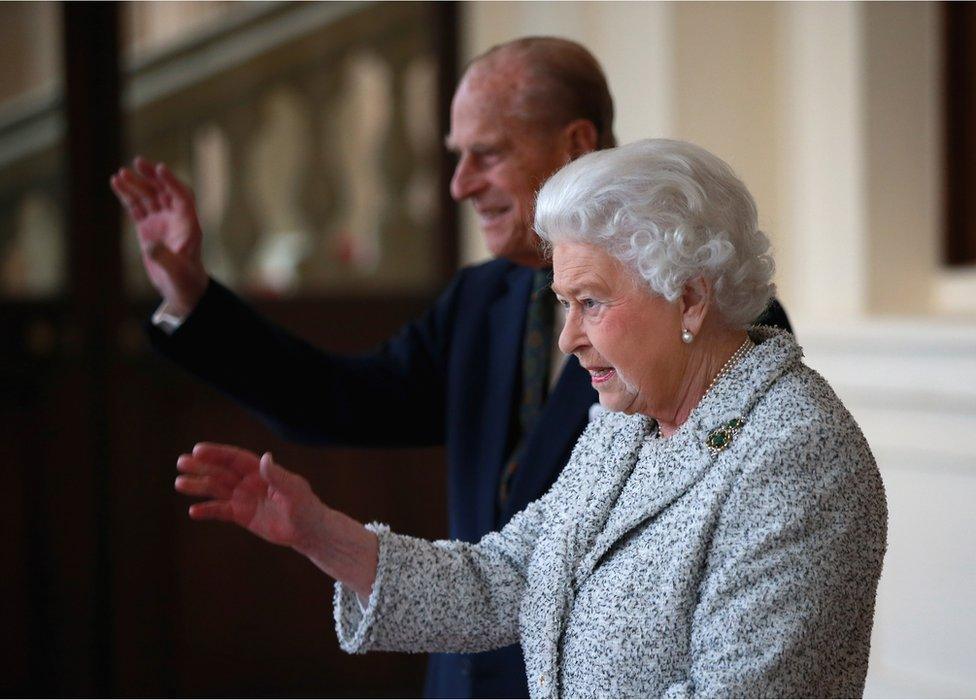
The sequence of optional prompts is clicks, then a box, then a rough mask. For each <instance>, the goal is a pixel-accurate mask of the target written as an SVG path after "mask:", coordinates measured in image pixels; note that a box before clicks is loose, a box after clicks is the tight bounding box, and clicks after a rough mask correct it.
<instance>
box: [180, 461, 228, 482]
mask: <svg viewBox="0 0 976 700" xmlns="http://www.w3.org/2000/svg"><path fill="white" fill-rule="evenodd" d="M176 468H177V469H178V470H180V471H181V472H182V473H184V474H193V475H195V476H218V477H220V478H221V479H223V480H224V481H227V482H228V483H236V482H238V481H240V480H241V475H240V474H238V473H237V472H235V471H234V470H233V469H229V468H227V467H225V466H222V465H220V464H214V463H213V462H208V461H206V460H204V459H199V458H197V457H194V456H193V455H180V456H179V458H178V459H177V460H176Z"/></svg>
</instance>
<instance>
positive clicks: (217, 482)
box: [175, 474, 234, 501]
mask: <svg viewBox="0 0 976 700" xmlns="http://www.w3.org/2000/svg"><path fill="white" fill-rule="evenodd" d="M175 486H176V490H177V491H179V492H180V493H182V494H183V495H184V496H200V497H205V498H215V499H218V500H221V501H227V500H229V499H230V498H231V496H233V495H234V487H233V486H230V485H228V484H227V483H226V482H224V481H223V480H222V479H220V478H218V477H214V476H195V475H192V474H180V475H179V476H178V477H176V482H175Z"/></svg>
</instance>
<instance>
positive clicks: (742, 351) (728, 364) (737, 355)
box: [651, 335, 756, 439]
mask: <svg viewBox="0 0 976 700" xmlns="http://www.w3.org/2000/svg"><path fill="white" fill-rule="evenodd" d="M754 347H756V344H755V343H754V342H752V338H750V337H749V336H748V335H746V339H745V342H744V343H742V345H740V346H739V348H738V350H736V351H735V352H734V353H732V357H730V358H729V359H728V360H726V361H725V364H724V365H722V369H720V370H719V371H718V374H716V375H715V376H714V377H713V378H712V381H711V383H710V384H709V385H708V388H707V389H705V393H704V394H702V397H701V398H700V399H699V400H698V403H701V402H702V401H704V400H705V397H706V396H708V392H710V391H711V390H712V387H713V386H715V384H716V383H718V380H719V379H721V378H722V377H724V376H725V375H726V374H728V373H729V370H731V369H732V368H733V367H735V365H736V364H737V363H738V362H739V361H740V360H741V359H742V358H743V357H745V356H746V355H748V354H749V351H750V350H752V349H753V348H754ZM651 437H655V438H658V439H664V435H663V433H661V424H660V423H658V424H657V426H656V427H655V430H654V434H653V435H652V436H651Z"/></svg>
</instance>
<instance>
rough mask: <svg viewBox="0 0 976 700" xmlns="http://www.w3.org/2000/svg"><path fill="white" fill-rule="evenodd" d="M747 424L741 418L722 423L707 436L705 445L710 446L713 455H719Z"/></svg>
mask: <svg viewBox="0 0 976 700" xmlns="http://www.w3.org/2000/svg"><path fill="white" fill-rule="evenodd" d="M745 424H746V423H745V421H744V420H742V419H741V418H733V419H732V420H730V421H728V422H727V423H724V424H723V425H720V426H719V427H717V428H715V430H713V431H712V432H710V433H709V434H708V437H707V438H705V446H706V447H708V449H709V451H711V453H712V454H713V455H717V454H718V453H719V452H721V451H722V450H724V449H725V448H726V447H728V446H729V445H731V444H732V439H733V438H734V437H735V436H736V434H737V433H738V432H739V431H740V430H741V429H742V426H744V425H745Z"/></svg>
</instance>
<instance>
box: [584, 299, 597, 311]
mask: <svg viewBox="0 0 976 700" xmlns="http://www.w3.org/2000/svg"><path fill="white" fill-rule="evenodd" d="M580 304H582V306H583V308H584V309H595V308H596V307H597V305H598V304H599V302H598V301H596V300H595V299H582V300H581V301H580Z"/></svg>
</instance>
